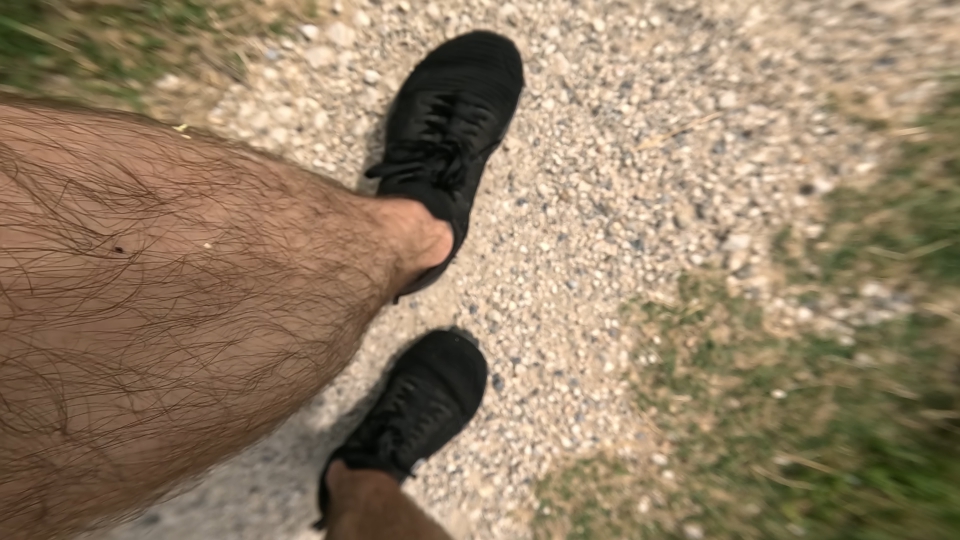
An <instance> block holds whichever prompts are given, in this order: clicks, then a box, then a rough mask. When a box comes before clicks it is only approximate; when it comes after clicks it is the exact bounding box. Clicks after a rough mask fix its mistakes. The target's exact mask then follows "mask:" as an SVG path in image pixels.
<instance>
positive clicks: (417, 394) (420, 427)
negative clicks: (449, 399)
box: [361, 377, 451, 476]
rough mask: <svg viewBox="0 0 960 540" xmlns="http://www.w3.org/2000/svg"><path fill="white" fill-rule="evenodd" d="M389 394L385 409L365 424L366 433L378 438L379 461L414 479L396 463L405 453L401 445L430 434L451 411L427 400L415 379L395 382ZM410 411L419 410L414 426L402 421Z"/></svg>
mask: <svg viewBox="0 0 960 540" xmlns="http://www.w3.org/2000/svg"><path fill="white" fill-rule="evenodd" d="M389 392H390V395H388V396H385V398H386V399H385V401H384V405H385V406H384V407H382V408H378V410H376V411H374V412H373V413H372V414H371V415H370V417H369V418H368V419H367V420H366V421H365V422H364V424H365V425H367V426H368V429H369V430H370V431H369V432H368V433H369V434H371V435H372V434H378V435H379V436H377V437H376V438H377V440H378V449H377V450H378V454H379V455H380V458H381V459H385V460H387V461H389V463H390V464H391V465H392V466H393V467H394V468H396V469H397V470H398V471H402V472H404V473H405V474H407V475H408V476H413V471H410V470H408V468H407V467H406V466H403V465H401V464H400V463H398V461H397V455H398V454H400V453H401V452H402V451H403V450H404V446H405V444H404V443H405V442H406V444H407V445H409V444H412V443H415V442H417V441H418V439H420V438H422V437H424V436H426V435H427V434H428V433H429V432H431V431H432V429H433V425H434V424H436V423H437V422H439V421H441V420H443V419H444V418H445V417H446V416H449V415H450V414H451V411H450V410H448V408H447V407H445V406H443V405H442V404H441V403H438V402H435V401H433V400H432V399H430V398H429V397H428V394H429V393H428V392H426V391H425V390H424V389H423V388H420V387H419V385H418V384H417V380H416V379H412V378H407V377H404V378H403V379H400V380H398V381H396V382H395V383H394V385H393V386H392V388H391V389H390V390H389ZM418 401H420V402H423V401H426V403H417V402H418ZM411 409H414V410H415V409H421V411H420V414H419V415H418V417H417V419H418V421H417V422H416V424H415V425H410V424H407V423H405V422H404V420H405V419H406V418H407V415H408V414H409V411H410V410H411ZM361 438H362V439H369V438H370V437H369V435H367V436H362V437H361Z"/></svg>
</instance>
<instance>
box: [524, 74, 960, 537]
mask: <svg viewBox="0 0 960 540" xmlns="http://www.w3.org/2000/svg"><path fill="white" fill-rule="evenodd" d="M918 128H919V129H916V130H914V131H913V133H915V134H916V135H917V136H916V137H915V138H914V139H913V140H909V141H905V142H903V143H902V145H901V148H900V153H899V155H898V157H897V158H896V159H895V160H894V161H893V163H892V164H891V165H890V166H889V167H888V169H887V172H886V174H885V175H884V176H883V177H882V178H881V179H880V180H879V181H878V182H877V183H876V184H874V185H873V186H871V187H869V188H867V189H866V190H864V191H856V190H852V189H841V190H838V191H836V192H835V193H834V194H833V195H832V196H831V197H830V199H829V200H828V207H829V209H830V214H829V219H828V222H827V227H826V230H825V234H824V235H823V236H822V237H821V238H819V239H817V240H806V239H800V240H798V239H796V235H795V234H794V232H793V231H791V230H790V229H785V230H784V231H781V233H780V234H778V235H776V236H775V238H774V239H773V250H772V252H773V254H774V257H775V258H776V261H777V262H779V263H780V264H781V266H782V267H783V270H784V272H785V274H787V276H788V278H789V279H792V280H793V281H795V282H796V281H801V282H803V284H804V290H805V291H806V292H803V293H802V294H801V295H800V296H799V297H798V298H797V301H798V302H799V303H801V304H804V303H816V301H817V300H818V299H819V298H820V296H821V294H824V293H838V292H840V291H849V290H851V289H852V290H856V288H857V285H858V284H859V283H862V282H863V281H864V280H866V279H874V280H880V281H882V282H884V283H885V284H886V285H887V286H889V287H891V288H893V289H895V290H900V291H908V292H909V294H910V295H911V296H912V297H913V298H914V303H915V305H917V306H918V309H917V311H916V312H915V313H914V314H912V315H910V316H906V317H902V318H899V319H895V320H892V321H889V322H886V323H883V324H881V325H879V326H864V327H859V328H858V329H856V332H855V335H854V336H853V337H854V339H853V341H852V344H848V345H843V344H841V343H840V342H839V341H837V340H834V339H827V338H823V337H818V336H815V335H812V334H804V333H797V334H791V335H783V334H782V333H780V332H779V331H774V330H773V329H770V328H768V326H767V325H766V324H765V323H764V320H763V313H762V310H761V309H760V307H759V306H757V305H755V304H753V303H751V302H749V301H747V300H744V299H742V298H736V297H731V296H730V295H729V294H728V292H727V289H726V286H725V285H724V282H723V280H722V276H717V275H713V274H710V273H704V274H699V275H691V276H686V277H684V278H683V279H682V280H681V281H680V283H679V296H680V300H681V301H680V302H679V303H678V305H676V306H672V305H661V304H655V303H647V304H644V305H637V306H632V307H631V308H629V309H628V310H627V311H628V312H629V313H630V320H631V321H632V322H633V324H635V325H637V326H638V327H639V328H640V329H641V331H642V332H643V333H644V334H645V335H646V336H648V337H649V338H650V341H652V338H653V336H657V337H658V338H659V340H660V345H659V346H657V347H655V348H654V349H653V350H652V352H655V354H656V355H657V356H658V357H659V361H658V362H657V363H655V364H653V365H652V366H647V367H644V368H643V369H642V370H638V371H637V372H636V373H634V374H632V375H631V380H632V382H633V383H634V386H635V389H636V396H637V397H636V399H637V404H638V409H639V410H640V411H643V414H644V415H645V416H646V417H647V419H648V420H649V421H650V422H651V423H652V424H653V426H655V428H656V429H655V431H656V432H657V433H659V437H660V439H662V441H661V442H662V444H663V445H665V447H666V448H668V449H669V453H670V463H669V468H670V469H671V471H672V472H673V474H674V475H675V477H676V481H674V482H666V481H663V480H662V478H661V475H660V474H659V471H658V470H657V469H656V468H654V467H651V466H650V465H649V464H642V463H634V462H630V461H626V460H622V459H617V458H613V457H609V456H596V457H595V458H592V459H587V460H583V461H579V462H576V463H573V464H570V465H569V466H568V467H566V468H564V469H562V470H558V471H556V472H554V473H553V474H551V475H550V476H548V477H547V478H545V479H543V480H542V481H541V482H540V484H539V485H538V491H537V494H538V497H539V499H540V501H541V510H540V512H539V513H538V515H537V518H536V519H535V520H534V525H533V528H534V535H535V537H537V538H542V539H548V538H549V539H554V538H568V539H574V538H576V539H588V538H590V539H600V538H603V539H608V538H609V539H616V538H650V539H653V538H657V539H661V538H684V537H685V536H687V535H689V534H690V532H689V531H688V532H687V534H685V533H684V526H690V525H691V524H693V523H695V524H697V526H698V527H702V529H703V531H705V537H708V538H737V539H740V538H742V539H787V538H798V537H801V536H804V537H807V538H817V539H838V540H839V539H844V540H861V539H862V540H903V539H906V540H912V539H916V540H940V539H944V540H946V539H952V538H960V460H958V459H957V456H960V332H958V329H960V317H958V316H957V315H956V313H957V306H958V305H960V302H958V298H960V295H958V287H957V286H958V285H960V89H958V90H954V91H952V92H948V93H947V94H945V95H944V96H943V99H942V101H941V103H940V105H939V106H938V107H937V108H936V109H935V110H934V111H933V112H932V113H931V114H930V115H929V116H928V117H926V118H924V119H923V120H922V121H921V123H920V125H919V126H918ZM810 263H813V265H814V266H816V267H817V268H818V271H817V272H814V273H811V272H801V271H800V269H801V268H807V267H809V266H810ZM842 294H848V293H842ZM648 342H649V341H648ZM844 343H850V342H844ZM642 352H643V354H645V355H646V354H647V352H648V351H642ZM651 469H652V470H651ZM643 497H648V498H650V497H652V500H653V501H654V504H652V505H648V506H649V508H640V507H639V506H642V505H638V504H637V501H639V500H641V499H642V498H643ZM545 509H548V511H547V512H545V511H544V510H545Z"/></svg>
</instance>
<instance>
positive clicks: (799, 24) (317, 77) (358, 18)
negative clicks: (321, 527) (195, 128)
mask: <svg viewBox="0 0 960 540" xmlns="http://www.w3.org/2000/svg"><path fill="white" fill-rule="evenodd" d="M337 7H338V8H339V9H340V10H341V11H340V13H338V14H337V16H336V17H335V20H336V21H337V22H334V23H332V24H331V25H329V26H327V27H323V28H317V27H310V26H307V27H304V28H302V29H300V31H299V32H298V33H297V35H294V36H291V37H290V38H288V39H282V40H280V41H279V42H273V41H267V42H263V43H261V47H262V52H263V59H262V60H260V61H258V62H257V63H255V64H253V65H251V66H250V72H249V85H248V86H240V85H237V86H235V87H234V88H231V89H230V91H229V92H228V93H227V95H226V96H225V98H224V99H223V101H222V102H221V103H220V105H219V106H218V107H217V108H216V109H214V110H213V111H212V112H211V113H210V116H209V121H210V124H211V125H212V126H213V127H214V129H215V130H217V131H219V132H220V133H222V134H224V135H226V136H228V137H231V138H234V139H240V140H245V141H249V142H251V143H252V144H254V145H256V146H260V147H263V148H266V149H268V150H271V151H274V152H277V153H280V154H282V155H284V156H285V157H286V158H288V159H290V160H292V161H295V162H297V163H300V164H302V165H303V166H306V167H309V168H311V169H314V170H316V171H318V172H321V173H324V174H327V175H329V176H331V177H334V178H337V179H340V180H341V181H343V182H344V183H346V184H347V185H349V186H354V187H357V188H358V189H369V186H368V185H365V183H364V182H363V181H362V180H361V178H360V173H361V172H362V171H363V169H364V166H365V165H368V164H370V163H372V162H373V161H374V159H373V158H372V157H371V156H375V155H377V153H378V152H379V151H380V149H381V145H380V142H379V140H378V138H379V131H378V127H379V123H380V121H381V118H382V114H383V112H384V111H385V110H386V108H387V106H388V104H389V99H390V97H391V96H392V94H393V93H394V92H395V91H396V89H397V88H398V87H399V84H400V83H401V82H402V81H403V78H404V76H405V75H406V74H407V72H408V71H409V70H410V69H411V68H412V67H413V66H414V64H415V63H416V62H417V61H418V60H419V59H420V58H421V57H422V56H423V55H424V54H425V53H426V52H427V51H428V50H429V49H430V48H432V47H434V46H436V45H437V44H438V43H440V42H441V41H442V40H443V39H444V38H450V37H453V36H455V35H457V34H460V33H463V32H466V31H469V30H471V29H474V28H489V29H493V30H496V31H499V32H502V33H504V34H506V35H508V36H510V37H512V38H513V39H514V40H516V41H517V44H518V46H519V48H520V50H521V52H522V54H523V56H524V59H525V61H526V70H527V72H526V76H527V83H528V84H527V89H526V91H525V94H524V96H523V98H522V100H521V103H520V110H519V113H518V115H517V117H516V119H515V121H514V123H513V127H512V129H511V131H510V134H509V135H508V137H507V140H506V141H505V144H504V145H503V147H502V149H501V150H500V151H499V152H497V153H496V155H495V156H494V158H493V159H492V161H491V163H490V165H489V167H488V172H487V175H486V177H485V178H484V181H483V184H482V186H481V192H480V195H479V197H478V200H477V205H476V207H475V209H474V225H473V226H472V227H471V236H470V238H469V240H468V241H467V243H466V245H465V247H464V248H463V250H462V251H461V253H460V255H459V257H458V258H457V260H456V261H455V263H454V264H453V266H451V268H450V270H448V271H447V273H446V274H445V276H444V278H443V279H442V280H441V281H440V282H439V283H438V284H437V285H435V286H434V287H432V288H430V289H428V290H427V291H425V292H423V293H421V294H419V295H416V296H414V297H408V298H405V299H404V300H403V301H402V302H401V303H400V305H398V306H392V307H388V308H386V309H385V310H384V312H383V314H382V315H381V316H380V318H379V319H378V320H377V321H376V322H375V323H374V324H373V326H372V328H371V330H370V332H369V334H368V336H367V338H366V340H365V341H364V344H363V347H362V350H361V351H360V353H359V354H358V356H357V359H356V361H355V362H354V363H353V364H352V365H351V366H350V367H349V368H348V369H347V371H346V372H344V374H343V375H342V376H341V377H340V378H339V379H338V380H337V382H336V383H335V384H334V386H333V387H331V388H329V389H328V390H327V391H326V392H324V393H323V394H322V395H321V396H320V397H318V398H317V400H316V402H315V403H313V404H311V405H310V406H309V407H308V408H307V409H305V410H304V411H302V412H301V413H300V414H298V415H297V416H296V417H295V418H293V419H292V420H291V421H290V422H289V423H288V424H286V425H285V426H284V427H283V428H281V429H280V430H279V431H278V432H277V433H276V434H275V435H274V436H272V437H270V438H269V439H267V440H265V441H263V442H262V443H260V444H259V445H257V446H255V447H254V448H252V449H250V450H248V451H246V452H245V453H243V454H242V455H240V456H238V457H237V458H235V459H234V460H232V461H231V462H229V463H227V464H225V465H223V466H221V467H219V468H217V469H215V470H214V471H212V472H211V474H210V475H209V476H208V477H207V478H206V479H204V480H203V481H201V482H200V483H199V486H197V487H196V489H193V490H192V491H189V492H187V493H185V494H183V495H182V496H180V497H178V498H175V499H173V500H170V501H168V502H167V503H164V504H161V505H158V506H157V507H155V508H153V509H151V510H149V511H148V512H147V513H146V514H144V515H143V516H141V517H140V518H139V519H137V520H136V521H134V522H132V523H130V524H128V525H125V526H123V527H121V528H119V529H116V530H115V531H113V532H112V533H109V534H107V535H106V537H110V538H115V539H134V538H136V539H144V540H149V539H177V540H193V539H197V540H199V539H247V538H249V539H254V538H256V539H263V538H271V539H273V538H276V539H298V540H309V539H312V538H319V536H318V535H316V534H314V533H312V532H310V531H309V530H308V529H307V526H308V525H309V523H310V521H311V519H313V518H314V517H315V510H314V494H315V488H316V484H315V482H316V476H317V473H318V470H319V468H320V466H321V465H322V463H323V461H324V459H325V456H326V455H327V453H328V452H329V451H330V450H331V449H332V448H333V447H334V446H335V445H336V444H337V442H338V441H339V440H340V439H341V438H342V437H343V436H344V435H345V434H346V432H347V431H348V430H349V428H350V426H351V425H352V423H353V422H355V421H356V420H357V419H358V418H359V415H358V414H357V413H356V412H354V413H353V414H349V415H347V416H343V415H344V413H345V412H347V411H349V410H350V409H351V408H353V407H354V406H355V405H356V404H357V403H358V400H361V398H362V396H364V395H366V394H367V393H368V392H369V391H370V389H371V387H372V386H373V385H374V384H375V381H376V380H377V378H378V376H379V375H380V373H381V371H382V369H383V367H384V365H385V364H386V363H387V361H388V358H389V357H390V355H391V354H392V353H393V352H394V351H396V350H397V349H398V348H399V347H400V346H401V345H402V344H403V343H405V342H406V341H408V340H409V339H412V338H414V337H415V336H417V335H418V334H420V333H421V332H423V331H425V330H427V329H430V328H433V327H437V326H443V325H450V324H458V325H461V326H464V327H466V328H468V329H470V330H471V331H472V332H474V333H475V334H476V335H477V336H478V337H479V338H480V340H481V344H482V347H483V350H484V351H485V353H486V355H487V358H488V359H489V361H490V363H491V367H492V369H491V373H492V378H491V381H490V386H489V387H488V393H487V396H486V399H485V402H484V405H483V407H482V408H481V410H480V412H479V414H478V416H477V418H476V420H475V421H474V423H473V424H472V425H471V426H470V428H469V429H468V431H466V432H465V433H464V434H463V435H462V436H461V437H459V438H458V439H457V440H456V442H455V443H454V444H451V445H450V446H449V447H448V448H446V449H445V450H443V451H442V452H441V453H440V454H439V455H438V456H436V458H434V459H433V460H431V462H429V463H428V464H427V465H425V466H424V467H423V468H422V469H421V470H420V471H418V478H417V479H415V480H412V481H410V482H409V483H408V484H407V490H408V492H409V493H410V494H411V495H412V496H413V497H414V498H415V499H417V500H418V501H420V502H421V503H422V504H423V505H424V506H425V507H426V508H427V509H429V511H430V512H431V513H433V514H434V515H436V516H437V518H438V519H439V520H440V521H441V522H442V523H444V524H446V525H448V527H449V528H450V530H451V531H452V532H453V533H454V534H455V536H456V537H457V538H476V539H494V538H496V539H502V538H511V539H513V538H526V537H529V529H528V525H527V523H528V521H529V519H530V517H531V516H532V515H533V512H534V509H535V508H536V501H535V500H534V497H533V485H534V483H535V482H536V480H537V479H538V478H540V477H542V475H544V473H546V472H547V471H549V470H551V469H553V468H555V467H557V466H560V465H562V464H563V463H564V462H566V461H568V460H570V459H573V458H576V457H578V456H585V455H590V454H593V453H595V452H597V451H599V450H607V451H611V452H618V453H621V454H625V455H633V456H635V457H637V456H639V457H641V458H643V457H645V456H648V455H651V454H652V453H653V452H654V451H655V450H656V445H657V440H656V436H655V434H653V433H650V432H648V431H647V429H646V428H645V426H644V424H643V423H642V422H641V420H640V419H639V417H638V416H637V415H636V414H635V413H634V412H633V409H632V407H631V403H630V393H629V389H628V388H627V387H626V386H625V383H623V382H621V380H622V376H621V375H622V373H623V372H624V371H625V370H627V369H630V368H632V367H635V366H636V365H638V364H642V363H643V362H644V361H646V360H645V358H646V357H645V355H642V354H641V355H640V356H639V358H638V357H637V356H636V355H635V354H632V353H633V352H635V351H636V348H637V346H638V345H639V344H635V343H633V340H632V334H631V332H630V331H629V329H625V328H620V327H619V323H618V308H619V307H620V306H621V305H622V304H623V303H624V302H625V301H629V300H631V299H633V298H657V297H669V295H670V294H671V292H672V290H673V289H672V285H673V283H674V281H675V279H676V278H677V276H678V275H679V274H680V273H681V272H683V271H684V270H687V269H690V268H693V267H697V266H700V265H712V266H716V267H722V268H725V269H727V271H728V272H729V273H730V284H731V285H732V286H734V287H737V288H739V289H741V290H743V291H744V292H745V294H748V295H751V296H754V297H756V298H758V299H760V300H763V301H768V302H770V301H772V299H771V298H770V296H769V295H770V294H771V293H770V291H771V290H772V285H773V284H772V283H771V280H772V278H771V277H770V274H769V273H768V272H767V271H766V266H767V262H768V260H769V256H768V248H767V246H768V244H769V241H768V240H769V237H770V235H771V234H773V233H775V232H777V231H779V230H780V229H782V228H783V227H784V226H785V225H786V224H791V225H792V226H793V227H794V228H795V229H796V230H800V231H803V234H808V235H810V236H816V235H817V234H818V226H817V215H818V211H817V199H818V198H819V196H820V195H821V194H823V193H824V192H827V191H829V190H830V189H832V188H833V187H834V186H835V185H836V184H837V183H838V182H840V181H841V179H843V181H844V182H858V181H868V180H869V179H870V177H871V175H872V174H875V173H874V169H875V167H876V166H877V164H878V162H879V161H880V159H881V156H882V155H883V151H884V150H885V146H884V145H885V144H886V141H888V140H889V137H890V135H891V134H893V135H894V136H896V135H897V134H898V133H899V132H897V131H896V130H897V129H899V128H900V127H902V126H903V125H906V124H908V123H909V121H910V119H911V118H912V117H913V116H914V115H915V114H916V113H917V111H918V107H919V106H920V104H922V103H923V102H924V101H925V100H926V99H928V97H929V96H930V95H931V94H932V93H933V92H935V91H936V88H937V84H938V80H939V77H940V76H941V75H942V73H941V71H939V70H941V69H943V67H944V66H957V65H960V63H958V62H957V60H958V58H957V56H958V52H957V51H960V47H958V46H957V43H955V42H954V41H956V40H957V39H960V31H957V29H958V21H960V13H958V7H957V6H956V5H954V6H952V7H951V6H950V5H949V3H946V2H944V3H938V2H934V1H926V0H891V1H875V2H874V1H871V2H851V1H849V0H839V1H832V2H809V1H801V2H795V1H790V2H788V1H786V0H770V1H761V2H740V1H739V0H734V1H730V2H722V1H721V2H711V1H707V0H699V1H698V0H679V1H671V2H649V1H647V2H644V1H621V2H604V1H592V0H580V1H575V0H572V1H561V0H542V1H539V2H532V1H531V2H522V1H516V2H514V3H512V4H509V3H508V4H502V3H500V2H493V1H489V0H449V1H447V0H445V1H437V2H436V3H431V4H425V3H420V2H405V1H401V2H393V1H386V0H385V1H384V2H382V3H381V2H373V1H372V0H371V1H370V2H369V3H364V2H359V3H358V4H357V5H356V6H352V5H345V6H343V7H340V6H339V2H338V3H337ZM166 84H175V81H174V82H173V83H171V81H169V80H168V81H166ZM837 111H839V112H840V113H843V114H835V112H837ZM850 118H860V119H862V120H864V121H865V122H867V123H869V121H873V120H876V121H881V120H882V121H883V122H885V123H886V126H887V129H886V130H881V131H882V132H881V131H869V130H868V129H866V128H865V127H864V126H863V125H862V124H863V123H864V122H860V123H856V122H850V121H849V119H850ZM874 125H875V126H876V125H879V124H874ZM903 133H907V132H903ZM775 305H776V306H778V308H783V310H785V311H786V312H787V315H795V313H794V312H790V306H783V305H781V304H779V303H777V304H775ZM804 317H807V314H804ZM788 318H789V317H788ZM837 324H840V323H837ZM361 405H362V402H361Z"/></svg>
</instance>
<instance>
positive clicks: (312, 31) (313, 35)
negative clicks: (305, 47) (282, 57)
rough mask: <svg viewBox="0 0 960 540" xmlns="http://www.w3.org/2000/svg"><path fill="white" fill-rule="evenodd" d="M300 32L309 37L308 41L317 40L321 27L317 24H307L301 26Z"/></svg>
mask: <svg viewBox="0 0 960 540" xmlns="http://www.w3.org/2000/svg"><path fill="white" fill-rule="evenodd" d="M300 33H301V34H303V37H305V38H307V40H308V41H316V40H317V38H319V37H320V28H318V27H317V25H315V24H305V25H303V26H301V27H300Z"/></svg>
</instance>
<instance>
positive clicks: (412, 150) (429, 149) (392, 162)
mask: <svg viewBox="0 0 960 540" xmlns="http://www.w3.org/2000/svg"><path fill="white" fill-rule="evenodd" d="M468 161H469V157H468V156H467V153H466V152H465V151H464V149H463V147H462V146H461V145H460V144H459V143H457V142H456V141H452V140H449V139H443V140H441V141H440V142H437V143H434V142H428V141H402V142H399V143H396V144H394V145H393V146H392V147H391V148H390V149H389V150H388V151H387V154H386V155H385V156H384V158H383V161H382V162H380V163H379V164H377V165H374V166H373V167H370V169H368V170H367V172H366V176H367V178H390V179H391V180H393V181H397V182H409V181H412V180H417V179H420V178H429V179H430V181H431V182H432V183H433V184H434V185H435V186H437V187H438V188H441V189H444V190H446V191H452V190H454V189H456V188H457V187H459V186H460V185H461V184H462V183H463V181H464V179H465V178H466V173H467V162H468Z"/></svg>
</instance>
